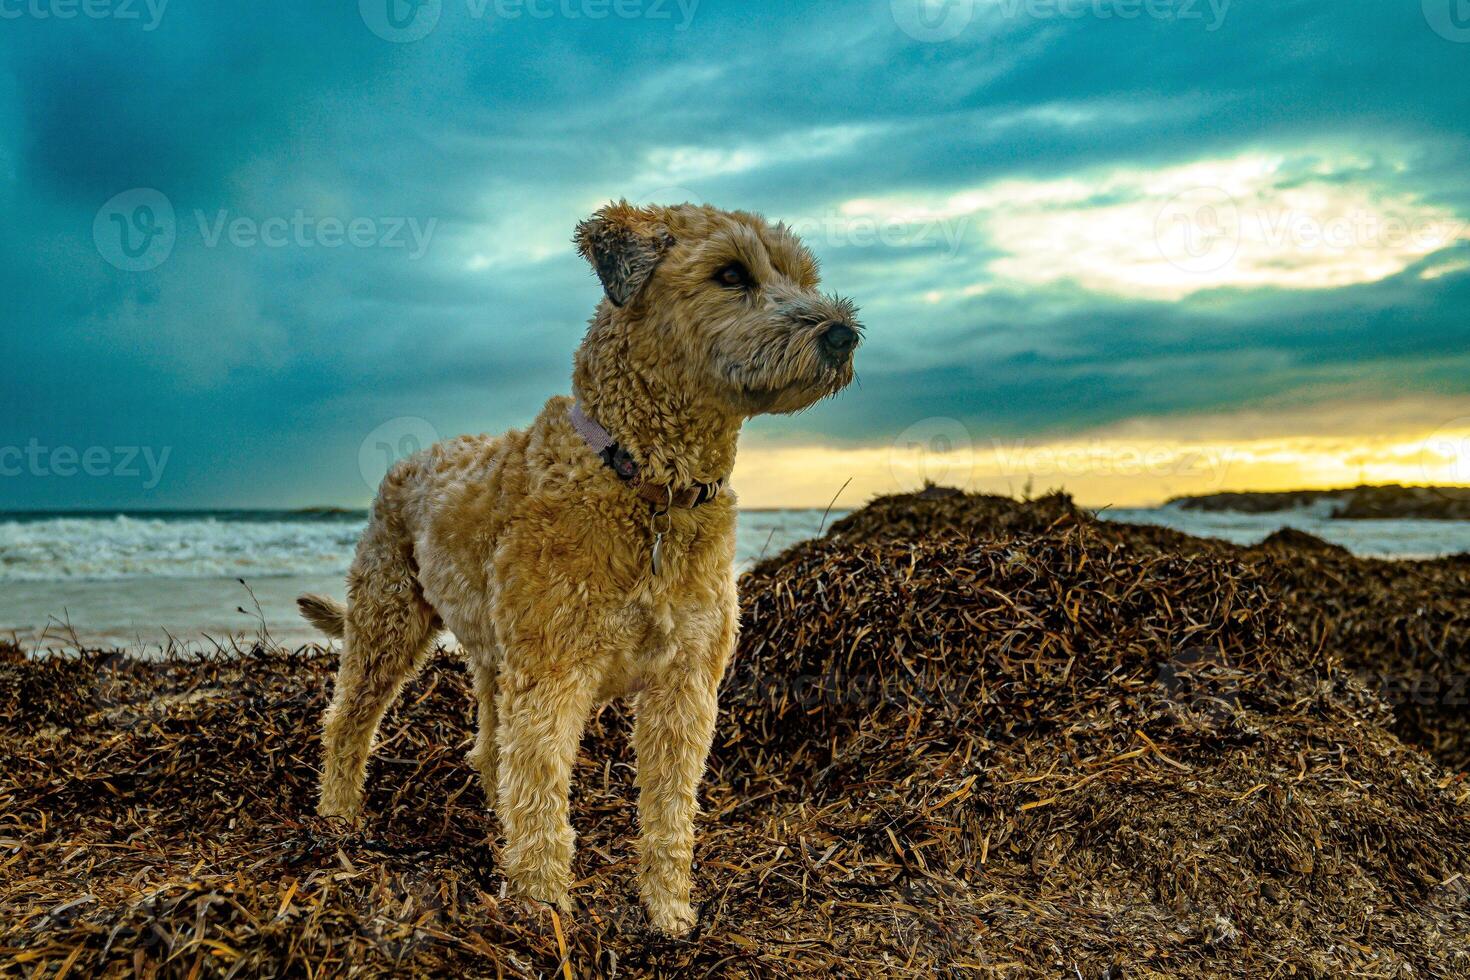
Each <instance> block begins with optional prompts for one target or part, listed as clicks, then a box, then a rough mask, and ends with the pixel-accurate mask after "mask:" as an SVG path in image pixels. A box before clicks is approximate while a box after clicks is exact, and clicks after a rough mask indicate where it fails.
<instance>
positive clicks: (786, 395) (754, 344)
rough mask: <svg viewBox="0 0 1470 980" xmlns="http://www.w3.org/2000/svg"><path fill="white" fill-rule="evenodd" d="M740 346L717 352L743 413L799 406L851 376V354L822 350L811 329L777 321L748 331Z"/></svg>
mask: <svg viewBox="0 0 1470 980" xmlns="http://www.w3.org/2000/svg"><path fill="white" fill-rule="evenodd" d="M741 339H742V341H743V343H742V344H741V345H740V346H741V350H740V351H739V352H726V353H724V354H723V355H722V356H721V358H720V359H721V362H722V374H723V375H724V378H725V380H726V382H727V383H728V384H729V385H730V386H731V387H732V388H733V389H734V396H735V399H736V401H737V402H739V404H740V406H741V408H742V410H743V411H744V412H745V414H746V415H765V414H774V415H783V414H787V413H790V412H799V411H801V410H802V409H804V408H808V407H810V406H811V405H813V404H815V403H816V402H819V401H821V400H822V399H823V398H827V397H829V396H831V395H835V394H837V392H839V391H841V390H842V389H843V388H845V387H847V385H848V384H849V383H850V382H851V381H852V358H851V357H847V358H844V359H842V360H841V361H838V362H834V361H832V360H831V359H829V358H828V357H827V356H826V355H824V354H823V353H822V351H821V348H820V346H819V342H818V337H817V334H816V332H815V331H814V330H811V329H803V328H800V327H798V328H795V329H793V328H792V327H791V326H790V325H789V324H784V323H782V324H777V325H773V326H772V327H770V328H765V329H762V331H761V332H760V335H759V336H756V335H753V334H749V333H748V334H746V335H744V336H743V337H742V338H741Z"/></svg>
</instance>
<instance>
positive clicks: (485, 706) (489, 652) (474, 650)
mask: <svg viewBox="0 0 1470 980" xmlns="http://www.w3.org/2000/svg"><path fill="white" fill-rule="evenodd" d="M460 642H461V643H462V644H463V645H464V648H465V653H466V654H467V655H468V658H469V664H470V676H471V678H473V680H474V688H475V705H476V710H477V712H478V715H479V725H478V729H477V731H476V732H475V746H474V748H472V749H470V753H469V760H470V765H472V766H474V767H475V771H476V772H478V773H479V774H480V785H482V786H483V787H484V788H485V800H486V802H488V803H489V804H490V808H491V809H492V810H493V809H495V796H496V794H497V793H498V792H499V785H500V783H499V777H498V776H497V771H498V769H499V759H500V749H499V745H498V743H497V741H496V739H497V731H496V729H497V728H498V727H499V722H498V720H497V719H498V716H499V712H498V710H497V706H496V700H497V699H496V690H497V685H496V680H497V679H498V675H499V673H500V651H499V649H498V648H497V647H496V645H495V641H494V640H489V641H485V640H473V641H472V640H467V639H465V638H464V637H461V638H460Z"/></svg>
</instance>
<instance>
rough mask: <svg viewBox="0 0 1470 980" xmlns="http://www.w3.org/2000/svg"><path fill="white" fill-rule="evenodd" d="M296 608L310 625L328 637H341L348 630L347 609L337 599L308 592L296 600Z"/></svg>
mask: <svg viewBox="0 0 1470 980" xmlns="http://www.w3.org/2000/svg"><path fill="white" fill-rule="evenodd" d="M296 608H297V609H300V610H301V615H302V617H303V618H305V619H306V621H307V622H308V623H310V624H311V625H313V626H315V627H316V628H317V629H319V630H321V631H322V632H323V633H325V634H327V635H328V636H335V637H340V636H341V635H342V634H343V632H344V631H345V630H346V620H347V607H346V606H345V605H343V604H342V603H340V602H338V601H337V600H336V599H331V598H328V597H327V596H324V595H316V594H314V593H310V592H308V593H307V594H306V595H303V596H299V597H298V598H297V599H296Z"/></svg>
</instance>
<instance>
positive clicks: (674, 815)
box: [633, 603, 735, 936]
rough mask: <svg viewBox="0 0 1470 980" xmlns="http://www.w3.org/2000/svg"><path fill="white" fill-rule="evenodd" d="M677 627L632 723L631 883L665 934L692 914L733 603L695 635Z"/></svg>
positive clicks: (686, 925) (679, 928) (689, 924)
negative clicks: (635, 825)
mask: <svg viewBox="0 0 1470 980" xmlns="http://www.w3.org/2000/svg"><path fill="white" fill-rule="evenodd" d="M731 605H732V607H733V603H732V604H731ZM685 633H686V635H685V641H686V642H684V643H682V644H680V649H678V650H675V651H672V656H671V658H670V663H669V665H668V666H667V667H665V668H664V669H663V670H661V671H660V672H659V674H658V675H657V676H655V677H653V678H651V679H650V683H649V684H648V686H647V687H645V688H644V689H643V691H642V692H641V693H640V694H639V695H638V706H637V719H636V721H635V722H634V726H633V746H634V749H635V750H636V751H637V753H638V819H639V823H640V825H641V830H642V837H641V839H640V841H639V878H638V887H639V891H640V892H641V894H642V896H643V904H644V905H645V906H646V907H647V908H648V917H649V920H650V921H651V922H652V923H653V926H654V928H656V929H658V930H659V931H661V932H665V933H668V934H669V935H673V936H682V935H684V934H685V933H687V932H688V931H689V930H690V929H691V928H693V926H694V921H695V916H694V909H693V907H692V906H691V905H690V902H689V891H690V866H691V865H692V863H693V860H694V817H695V814H696V812H697V810H698V793H699V780H700V777H701V776H702V775H703V773H704V765H705V759H706V757H707V756H708V755H709V747H710V742H711V740H712V739H713V737H714V730H715V715H716V713H717V711H718V707H719V703H718V693H719V686H720V677H721V675H722V674H723V673H724V669H725V663H726V662H727V660H728V659H729V654H730V651H731V649H733V647H734V641H735V619H734V611H733V608H732V609H731V610H730V611H729V612H728V613H726V614H722V615H721V616H719V617H718V618H717V621H716V623H715V625H714V626H713V627H712V628H710V629H708V630H705V631H703V635H699V634H700V631H698V630H693V631H685ZM690 633H692V634H693V635H690ZM711 634H712V635H711Z"/></svg>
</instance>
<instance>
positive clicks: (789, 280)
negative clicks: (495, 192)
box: [575, 202, 862, 416]
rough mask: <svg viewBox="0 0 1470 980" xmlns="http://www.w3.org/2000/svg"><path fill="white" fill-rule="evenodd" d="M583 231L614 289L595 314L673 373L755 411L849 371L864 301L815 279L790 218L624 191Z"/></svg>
mask: <svg viewBox="0 0 1470 980" xmlns="http://www.w3.org/2000/svg"><path fill="white" fill-rule="evenodd" d="M575 241H576V244H577V250H578V251H579V252H580V253H581V254H582V255H583V256H584V257H585V258H586V259H587V260H588V261H589V262H590V263H591V264H592V268H593V269H594V270H595V271H596V273H597V276H598V278H599V279H600V280H601V281H602V286H603V290H604V292H605V293H606V299H605V300H604V303H603V305H602V306H601V307H600V308H599V313H598V317H597V318H596V320H595V321H594V324H597V323H603V324H606V325H608V326H609V327H610V328H612V329H615V330H617V331H619V332H620V333H623V334H624V335H625V336H626V338H627V340H628V342H629V345H630V353H633V354H636V351H637V350H640V349H641V350H644V351H647V352H650V353H651V354H653V355H655V356H656V357H657V359H658V362H659V363H660V364H661V365H663V366H665V368H666V371H665V373H666V374H667V376H668V379H669V380H670V381H671V382H672V383H674V384H680V385H689V386H694V390H701V391H710V392H715V393H717V395H718V396H719V397H720V398H721V399H722V400H723V401H724V402H725V404H726V405H727V407H728V408H729V409H730V410H731V411H732V412H734V413H737V414H742V415H746V416H750V415H757V414H760V413H763V412H795V411H798V410H800V409H803V408H806V407H807V406H808V405H811V404H812V403H813V402H816V401H818V400H819V399H822V398H825V397H827V396H828V395H832V394H835V393H836V392H838V391H841V390H842V389H843V388H844V387H846V386H847V384H848V383H849V382H850V381H852V371H853V353H854V352H855V351H856V350H857V346H858V343H859V342H860V341H861V339H862V328H861V326H859V324H858V322H857V319H856V314H857V310H856V308H855V307H854V306H853V305H852V303H851V302H850V301H848V300H846V299H842V298H840V297H837V296H831V295H823V294H821V293H819V292H818V291H817V285H818V282H819V277H818V275H817V262H816V259H815V258H814V257H813V256H812V253H811V252H810V251H809V250H808V249H807V247H806V246H805V245H803V244H802V243H801V241H800V240H799V239H797V237H796V236H795V235H794V234H792V233H791V231H790V230H789V229H788V228H787V227H786V226H785V225H782V224H777V225H771V224H769V223H767V222H766V220H765V219H764V218H762V217H760V216H759V215H756V214H749V213H746V212H743V211H721V210H718V209H716V208H711V207H703V206H697V205H692V204H681V205H678V206H676V207H646V208H645V207H635V206H633V205H631V204H628V203H627V202H621V203H618V204H610V205H608V206H607V207H605V208H603V209H602V210H601V211H598V212H597V213H596V214H595V215H593V216H592V217H591V218H589V219H587V220H586V221H584V222H582V223H581V224H579V225H578V226H577V232H576V237H575ZM594 329H596V327H594Z"/></svg>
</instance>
